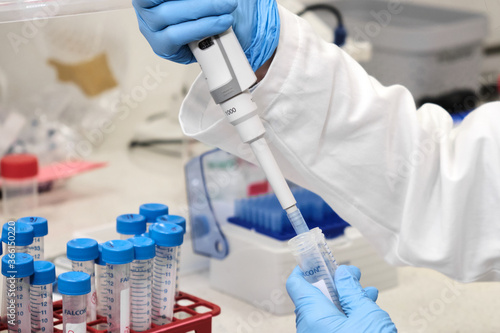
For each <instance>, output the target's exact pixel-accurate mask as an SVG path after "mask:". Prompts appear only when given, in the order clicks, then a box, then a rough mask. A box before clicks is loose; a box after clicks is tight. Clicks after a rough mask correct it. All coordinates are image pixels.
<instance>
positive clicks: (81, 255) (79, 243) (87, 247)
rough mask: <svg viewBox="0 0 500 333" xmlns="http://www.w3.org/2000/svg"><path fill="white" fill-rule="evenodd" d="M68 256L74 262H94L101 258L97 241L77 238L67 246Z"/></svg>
mask: <svg viewBox="0 0 500 333" xmlns="http://www.w3.org/2000/svg"><path fill="white" fill-rule="evenodd" d="M66 256H67V257H68V259H69V260H73V261H88V260H94V259H96V258H97V257H98V256H99V247H98V244H97V241H96V240H94V239H91V238H76V239H72V240H70V241H69V242H68V243H67V244H66Z"/></svg>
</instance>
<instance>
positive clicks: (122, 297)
mask: <svg viewBox="0 0 500 333" xmlns="http://www.w3.org/2000/svg"><path fill="white" fill-rule="evenodd" d="M102 260H103V261H104V262H105V263H106V272H107V274H108V290H107V294H108V297H107V299H106V304H107V305H108V313H107V315H108V332H109V333H129V332H130V263H131V262H132V261H133V260H134V246H133V245H132V243H131V242H129V241H127V240H111V241H107V242H106V243H104V244H102Z"/></svg>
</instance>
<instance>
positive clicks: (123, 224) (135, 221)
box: [116, 214, 147, 235]
mask: <svg viewBox="0 0 500 333" xmlns="http://www.w3.org/2000/svg"><path fill="white" fill-rule="evenodd" d="M146 228H147V225H146V218H145V217H144V216H142V215H140V214H124V215H120V216H118V217H117V218H116V231H117V232H118V233H119V234H123V235H140V234H142V233H144V232H146Z"/></svg>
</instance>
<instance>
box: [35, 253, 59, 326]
mask: <svg viewBox="0 0 500 333" xmlns="http://www.w3.org/2000/svg"><path fill="white" fill-rule="evenodd" d="M34 269H35V270H34V273H33V275H32V276H31V279H30V283H31V287H30V312H31V332H32V333H52V332H53V331H54V316H53V306H52V283H54V281H55V280H56V268H55V266H54V264H53V263H51V262H48V261H42V260H40V261H35V263H34Z"/></svg>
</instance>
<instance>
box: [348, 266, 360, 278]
mask: <svg viewBox="0 0 500 333" xmlns="http://www.w3.org/2000/svg"><path fill="white" fill-rule="evenodd" d="M346 267H347V269H348V270H349V272H350V273H351V275H354V276H355V277H356V279H358V280H359V279H360V278H361V271H360V270H359V268H357V267H356V266H346Z"/></svg>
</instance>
